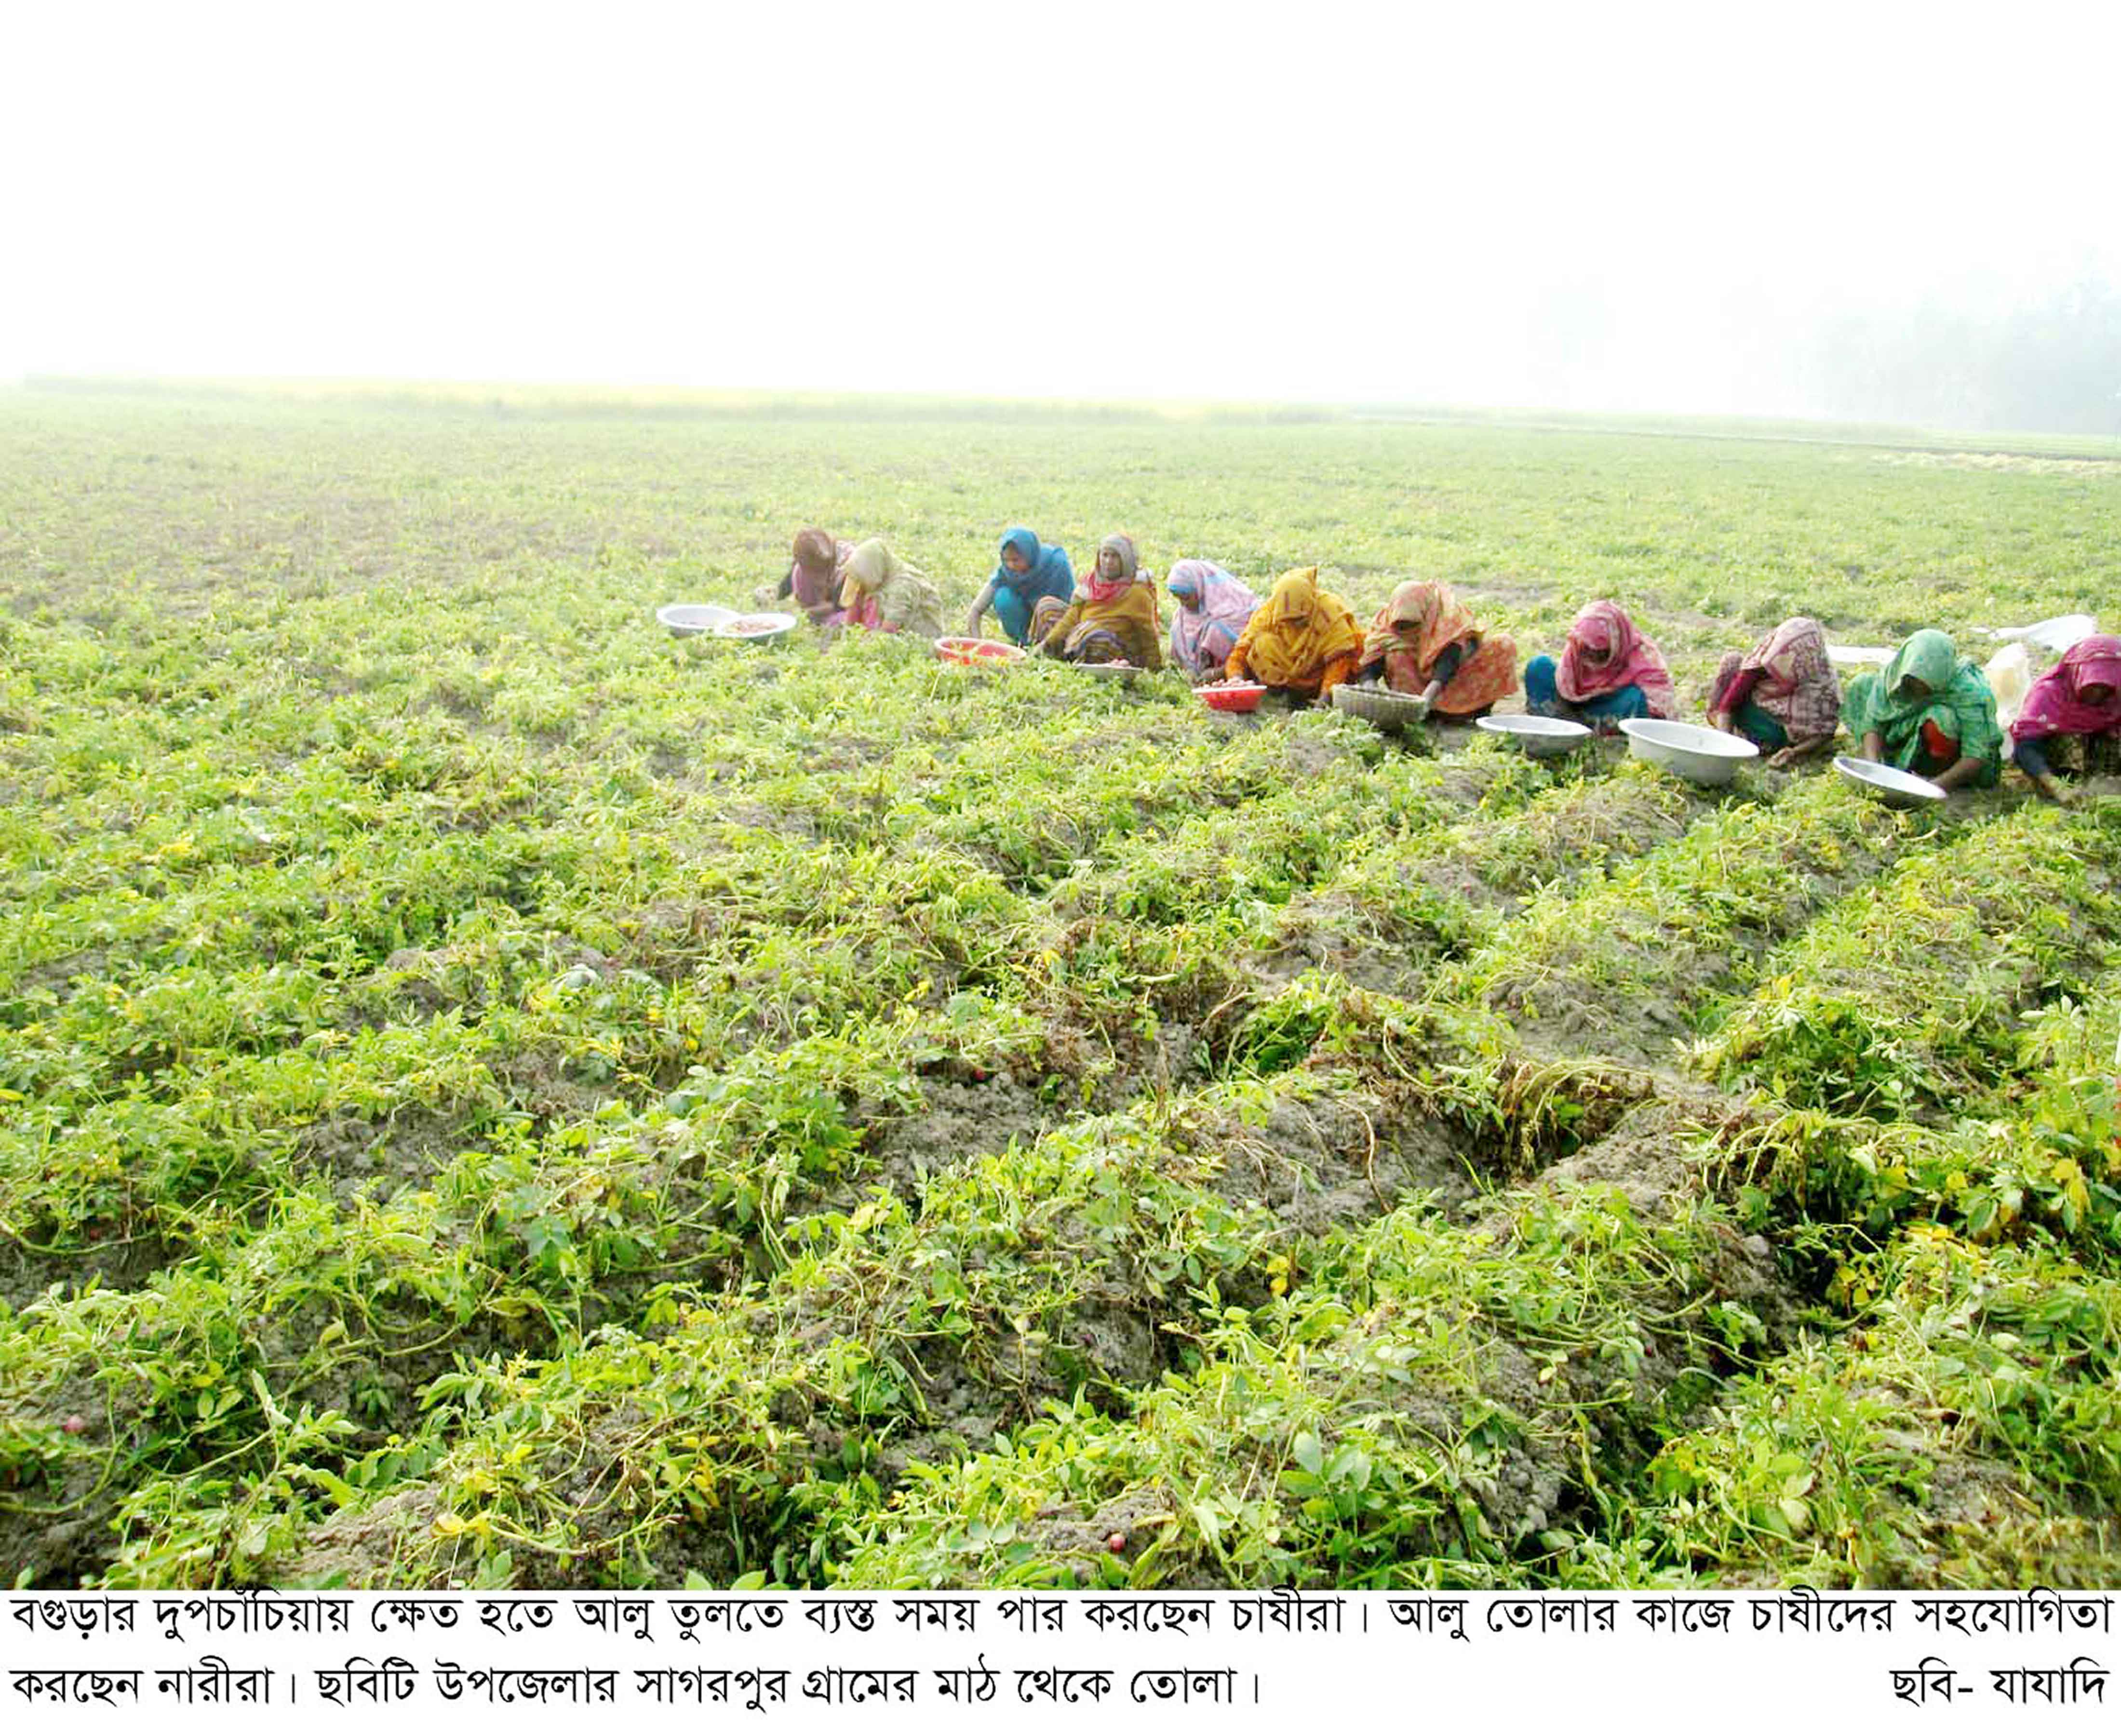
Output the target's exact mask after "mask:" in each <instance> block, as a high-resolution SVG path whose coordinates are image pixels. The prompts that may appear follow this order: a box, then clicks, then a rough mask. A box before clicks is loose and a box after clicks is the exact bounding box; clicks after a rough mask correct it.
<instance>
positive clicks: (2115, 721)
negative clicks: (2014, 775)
mask: <svg viewBox="0 0 2121 1736" xmlns="http://www.w3.org/2000/svg"><path fill="white" fill-rule="evenodd" d="M2072 739H2073V740H2074V741H2075V742H2081V744H2082V746H2081V748H2073V749H2072V752H2073V753H2075V754H2081V758H2082V762H2083V763H2082V769H2083V770H2086V771H2091V770H2094V769H2095V766H2094V761H2095V760H2104V761H2108V762H2111V761H2114V759H2116V758H2117V757H2121V754H2117V749H2121V639H2117V638H2116V637H2115V636H2114V635H2113V634H2111V633H2095V634H2093V635H2091V637H2090V638H2089V639H2080V640H2077V643H2076V644H2075V645H2072V646H2071V647H2070V648H2069V650H2068V651H2067V653H2066V654H2064V656H2063V660H2062V661H2061V662H2060V663H2057V664H2056V665H2055V666H2054V668H2052V669H2050V670H2049V671H2048V673H2046V674H2044V675H2043V676H2042V677H2040V678H2039V680H2038V681H2036V682H2034V683H2033V690H2032V691H2031V692H2030V693H2028V694H2027V695H2026V696H2025V705H2024V706H2023V707H2022V708H2021V710H2020V711H2019V713H2018V718H2017V721H2016V723H2014V724H2011V761H2012V763H2013V764H2015V765H2016V766H2017V768H2018V770H2021V771H2022V772H2023V773H2025V775H2026V776H2027V777H2029V778H2030V779H2031V780H2032V781H2033V788H2034V789H2037V790H2038V791H2039V793H2040V794H2042V795H2044V796H2045V797H2046V798H2048V799H2049V801H2051V802H2060V803H2065V804H2066V803H2067V802H2068V801H2069V799H2070V798H2069V792H2068V791H2067V790H2066V789H2063V786H2062V784H2060V783H2059V782H2058V781H2057V780H2056V778H2055V775H2054V767H2053V764H2052V763H2051V761H2050V757H2049V756H2051V755H2052V754H2053V752H2055V750H2056V749H2057V748H2058V747H2060V746H2061V745H2062V744H2063V742H2068V741H2072Z"/></svg>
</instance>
